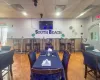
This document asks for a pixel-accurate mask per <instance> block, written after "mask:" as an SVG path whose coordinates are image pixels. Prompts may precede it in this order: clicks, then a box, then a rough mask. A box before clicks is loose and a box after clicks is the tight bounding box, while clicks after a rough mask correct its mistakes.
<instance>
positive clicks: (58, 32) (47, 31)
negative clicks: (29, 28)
mask: <svg viewBox="0 0 100 80" xmlns="http://www.w3.org/2000/svg"><path fill="white" fill-rule="evenodd" d="M35 34H62V32H61V31H53V30H35Z"/></svg>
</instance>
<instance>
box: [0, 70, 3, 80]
mask: <svg viewBox="0 0 100 80" xmlns="http://www.w3.org/2000/svg"><path fill="white" fill-rule="evenodd" d="M0 80H3V77H2V71H0Z"/></svg>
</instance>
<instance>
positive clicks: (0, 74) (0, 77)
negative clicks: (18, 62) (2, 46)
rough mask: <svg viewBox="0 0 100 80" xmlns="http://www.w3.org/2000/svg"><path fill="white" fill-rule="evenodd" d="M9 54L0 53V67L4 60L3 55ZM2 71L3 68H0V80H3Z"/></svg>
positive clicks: (5, 52)
mask: <svg viewBox="0 0 100 80" xmlns="http://www.w3.org/2000/svg"><path fill="white" fill-rule="evenodd" d="M9 52H10V51H0V65H3V62H2V60H4V59H5V54H7V53H9ZM2 70H3V68H2V67H1V66H0V80H3V76H2Z"/></svg>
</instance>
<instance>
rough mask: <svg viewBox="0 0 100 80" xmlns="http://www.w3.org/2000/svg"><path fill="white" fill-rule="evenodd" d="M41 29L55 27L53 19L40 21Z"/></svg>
mask: <svg viewBox="0 0 100 80" xmlns="http://www.w3.org/2000/svg"><path fill="white" fill-rule="evenodd" d="M39 29H41V30H50V29H53V21H40V22H39Z"/></svg>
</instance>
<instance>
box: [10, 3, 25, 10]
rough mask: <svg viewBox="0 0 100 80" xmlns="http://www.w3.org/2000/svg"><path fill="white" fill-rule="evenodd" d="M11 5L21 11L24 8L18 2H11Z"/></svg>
mask: <svg viewBox="0 0 100 80" xmlns="http://www.w3.org/2000/svg"><path fill="white" fill-rule="evenodd" d="M11 7H12V8H14V9H15V10H17V11H23V10H24V8H23V7H22V6H21V5H20V4H11Z"/></svg>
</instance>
